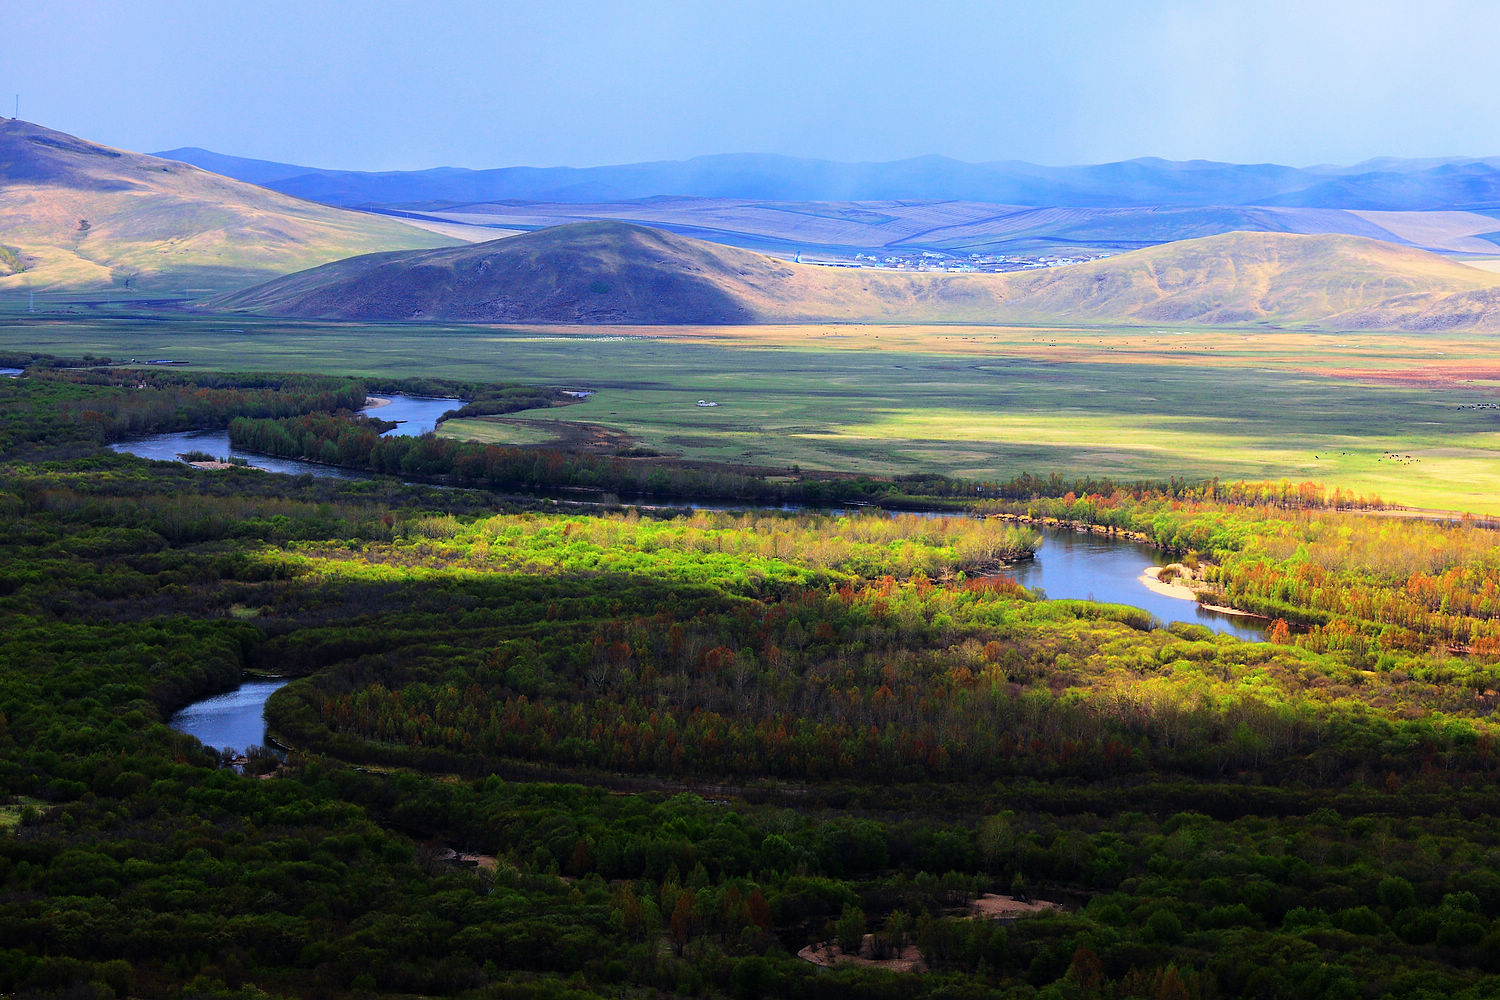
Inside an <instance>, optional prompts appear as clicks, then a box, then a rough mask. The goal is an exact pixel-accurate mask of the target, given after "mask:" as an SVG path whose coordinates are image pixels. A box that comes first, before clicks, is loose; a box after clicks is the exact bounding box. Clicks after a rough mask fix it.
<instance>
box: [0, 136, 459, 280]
mask: <svg viewBox="0 0 1500 1000" xmlns="http://www.w3.org/2000/svg"><path fill="white" fill-rule="evenodd" d="M448 242H451V241H450V240H448V239H446V238H444V237H442V236H438V235H434V234H433V233H431V232H424V231H422V230H420V229H415V228H412V227H411V226H408V225H406V224H404V223H402V222H399V221H397V220H395V219H390V218H384V217H380V216H374V215H369V214H366V213H363V212H351V211H347V210H345V209H341V208H333V207H329V206H327V205H319V204H314V203H312V202H308V201H304V200H300V199H297V198H292V197H288V196H287V195H284V194H281V193H279V192H276V191H269V190H267V189H265V188H262V187H256V186H254V185H251V184H246V183H244V182H242V181H238V180H233V179H231V178H228V177H224V176H220V175H218V174H215V173H209V172H207V171H205V170H201V169H199V168H197V167H194V166H191V165H188V164H184V163H181V162H174V161H172V160H163V159H157V158H156V157H151V156H144V155H142V154H140V153H131V152H127V151H125V150H119V149H111V148H109V147H107V146H101V145H98V144H97V143H92V142H88V141H86V140H84V139H79V138H77V137H75V136H71V135H67V134H65V133H62V132H57V131H53V130H52V129H48V128H43V127H42V126H40V125H34V124H32V123H30V122H25V121H18V120H16V119H6V118H0V289H8V288H16V289H30V290H56V289H70V290H71V289H81V288H94V289H102V288H109V287H128V288H129V289H130V290H131V291H133V292H147V293H157V294H161V293H167V294H172V295H175V296H177V297H182V296H184V295H189V294H196V293H197V292H199V291H203V290H206V289H214V290H221V289H227V288H239V287H243V286H245V285H246V284H250V283H252V282H256V281H263V280H265V279H266V278H268V277H270V276H272V275H276V274H285V273H286V272H288V271H295V270H298V269H299V268H306V267H311V266H313V265H315V264H321V263H323V262H325V261H330V260H336V259H338V258H340V257H348V256H350V255H352V254H362V253H369V252H371V251H373V250H389V249H400V248H410V247H423V246H427V247H430V246H439V245H442V244H445V243H448ZM189 289H192V292H189Z"/></svg>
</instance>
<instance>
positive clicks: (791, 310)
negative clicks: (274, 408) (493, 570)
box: [210, 222, 1500, 328]
mask: <svg viewBox="0 0 1500 1000" xmlns="http://www.w3.org/2000/svg"><path fill="white" fill-rule="evenodd" d="M1497 286H1500V277H1497V276H1496V275H1494V274H1491V273H1488V272H1484V271H1480V270H1478V269H1475V268H1471V267H1468V266H1466V265H1463V264H1458V263H1455V262H1453V261H1450V260H1447V259H1445V258H1442V257H1439V256H1437V255H1435V254H1430V253H1426V252H1424V251H1421V250H1415V249H1411V248H1408V247H1401V246H1396V245H1393V244H1388V243H1381V242H1379V241H1376V240H1367V239H1361V238H1357V237H1349V236H1299V235H1292V234H1285V233H1229V234H1226V235H1223V236H1213V237H1207V238H1204V239H1198V240H1185V241H1181V242H1177V243H1171V244H1166V245H1163V246H1159V247H1151V248H1148V249H1145V250H1140V251H1136V252H1134V253H1129V254H1122V255H1120V256H1118V257H1113V258H1110V259H1107V260H1101V261H1095V262H1093V263H1089V264H1078V265H1073V266H1070V267H1066V268H1053V269H1047V270H1043V271H1033V272H1023V273H1014V274H1005V275H986V274H971V275H965V274H945V273H910V272H894V271H880V270H863V269H861V270H855V269H846V268H828V267H817V266H812V265H798V264H789V263H787V262H785V261H781V260H777V259H774V258H771V257H766V256H763V255H761V254H757V253H752V252H749V251H745V250H738V249H733V248H729V247H723V246H719V245H717V244H713V243H705V242H703V241H701V240H694V239H691V238H688V237H684V236H678V235H674V234H671V233H664V232H661V231H658V230H652V229H646V228H644V227H640V226H633V225H628V224H624V223H613V222H591V223H579V224H575V225H569V226H558V227H556V228H553V229H547V230H542V231H540V232H537V233H528V234H524V235H521V236H515V237H511V238H509V239H503V240H495V241H491V242H488V243H479V244H473V245H469V246H462V247H452V248H445V249H440V250H426V251H415V252H401V253H385V254H373V255H369V256H365V257H359V258H354V259H351V260H343V261H338V262H335V263H333V264H327V265H324V266H322V267H318V268H314V269H312V270H310V271H304V272H301V273H298V274H294V275H288V276H286V277H283V278H278V279H275V280H272V281H270V282H267V283H265V284H262V285H259V286H257V287H255V288H251V289H246V290H244V291H242V292H237V293H232V294H229V295H225V296H221V297H219V298H218V299H215V300H213V301H212V302H211V303H210V307H212V308H223V309H242V310H248V311H252V312H260V313H266V314H271V315H285V316H304V317H318V318H334V319H347V320H449V321H454V320H456V321H466V322H511V323H620V324H633V323H640V324H729V323H794V322H820V321H863V322H902V323H943V322H976V323H1007V322H1045V321H1053V320H1059V321H1067V322H1085V323H1095V322H1098V323H1134V322H1148V323H1154V322H1181V323H1197V324H1205V325H1215V324H1246V323H1277V324H1298V325H1318V324H1323V323H1326V322H1329V321H1331V320H1333V319H1334V318H1335V317H1343V316H1365V317H1378V322H1380V323H1381V324H1382V325H1387V326H1392V327H1395V328H1400V327H1401V325H1402V323H1403V322H1405V321H1406V318H1407V313H1408V312H1412V313H1413V314H1415V312H1416V311H1417V309H1418V308H1419V307H1427V308H1430V307H1431V305H1432V301H1431V299H1432V297H1437V298H1442V297H1445V296H1459V295H1474V294H1479V293H1484V292H1485V291H1486V290H1488V289H1494V288H1496V287H1497ZM1411 296H1419V297H1422V298H1421V299H1420V301H1417V302H1413V303H1412V305H1411V307H1410V308H1408V307H1406V306H1403V305H1402V304H1401V303H1402V302H1404V301H1407V297H1411ZM1371 322H1374V320H1371V321H1367V322H1365V323H1364V325H1370V323H1371Z"/></svg>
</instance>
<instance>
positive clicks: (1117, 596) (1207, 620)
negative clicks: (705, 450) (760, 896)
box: [0, 370, 1265, 750]
mask: <svg viewBox="0 0 1500 1000" xmlns="http://www.w3.org/2000/svg"><path fill="white" fill-rule="evenodd" d="M4 374H6V373H5V372H4V370H0V375H4ZM386 398H387V399H389V400H390V402H389V403H384V404H381V405H379V406H372V407H369V408H367V409H365V410H363V411H361V412H363V413H366V414H368V415H371V416H378V417H381V418H382V419H385V420H398V421H401V423H399V424H398V425H397V426H396V427H395V428H393V429H392V430H390V431H387V432H386V433H387V434H424V433H426V432H427V431H430V430H432V429H433V428H434V427H436V426H437V420H438V418H439V417H440V416H442V415H443V414H444V413H446V412H447V411H449V410H451V409H454V408H455V407H456V406H459V405H462V404H461V402H460V401H457V400H452V399H433V398H430V397H423V396H404V395H390V396H387V397H386ZM111 447H112V448H114V450H115V451H119V452H126V453H129V454H131V455H138V456H140V457H141V458H152V459H158V460H162V461H175V460H176V459H177V456H178V455H179V454H182V453H183V452H187V451H204V452H208V453H209V454H211V455H215V456H222V455H233V456H237V457H242V458H244V459H246V460H247V461H249V462H250V464H252V465H254V466H255V467H256V468H260V469H265V470H267V471H269V472H281V473H286V474H289V475H301V474H307V475H312V476H320V477H323V478H327V479H360V478H367V477H365V476H363V475H361V474H360V473H357V472H348V471H345V470H343V469H335V468H332V467H330V466H326V465H317V464H315V463H312V462H298V461H295V460H293V459H285V458H270V457H267V456H265V455H258V454H255V453H253V452H241V451H239V450H237V449H235V448H232V447H230V445H229V435H228V433H227V432H225V431H201V432H199V431H185V432H179V433H175V434H153V435H151V436H149V437H144V438H139V439H137V440H134V441H121V442H119V443H117V444H114V445H111ZM1039 530H1040V532H1041V535H1042V547H1041V548H1040V549H1039V550H1038V551H1037V554H1036V558H1035V559H1034V560H1032V561H1031V562H1026V563H1018V564H1016V565H1015V566H1012V567H1011V568H1010V569H1009V570H1008V571H1007V573H1008V575H1009V576H1011V577H1013V578H1015V580H1016V581H1017V582H1019V583H1020V584H1022V585H1023V586H1025V587H1030V588H1040V589H1041V590H1043V591H1044V592H1045V593H1046V595H1047V596H1048V597H1052V598H1078V599H1082V600H1095V601H1105V602H1108V603H1111V604H1128V605H1131V606H1133V607H1138V608H1143V609H1145V610H1146V611H1149V612H1150V613H1151V614H1153V615H1155V616H1156V617H1157V618H1159V619H1160V620H1161V621H1162V622H1164V623H1165V622H1173V621H1186V622H1192V623H1195V624H1199V625H1204V626H1207V627H1208V628H1210V629H1213V630H1214V631H1216V632H1223V633H1227V634H1229V635H1233V636H1237V637H1239V638H1241V639H1248V640H1256V639H1262V638H1264V636H1265V630H1264V626H1263V625H1262V624H1261V623H1259V622H1258V621H1256V620H1255V619H1252V618H1242V617H1237V616H1232V615H1225V614H1221V613H1219V612H1215V611H1209V610H1206V609H1204V608H1202V607H1200V606H1198V605H1197V604H1195V603H1194V602H1192V601H1187V600H1182V599H1179V598H1174V597H1169V596H1167V595H1165V594H1160V593H1157V592H1155V591H1153V590H1150V589H1148V588H1147V587H1146V586H1145V584H1143V583H1142V582H1141V579H1140V577H1141V572H1142V570H1144V569H1145V568H1146V567H1147V566H1160V565H1165V564H1166V563H1168V562H1170V561H1171V559H1170V557H1169V556H1168V555H1167V554H1166V553H1164V552H1161V551H1159V550H1157V549H1155V548H1152V547H1151V546H1149V545H1143V544H1141V543H1139V542H1135V541H1131V540H1129V539H1123V538H1118V537H1109V536H1103V535H1090V534H1084V533H1080V532H1074V531H1065V530H1060V529H1053V528H1045V529H1039ZM285 683H287V682H286V681H285V680H254V681H246V682H245V683H244V684H241V685H240V686H239V687H238V688H236V689H235V690H233V691H230V692H227V693H225V694H218V695H214V696H213V697H210V698H204V699H203V700H201V701H197V702H194V703H193V704H191V705H188V706H187V707H186V708H184V709H182V710H181V711H180V712H178V713H177V714H175V715H173V716H172V718H171V720H170V722H169V724H170V725H171V726H172V728H173V729H176V730H178V731H179V732H184V733H187V734H189V735H191V736H196V737H197V738H198V739H199V740H201V741H202V742H203V743H204V745H206V746H212V747H234V748H235V749H237V750H243V749H245V748H246V747H248V746H252V745H262V744H264V743H265V739H266V723H265V703H266V699H267V698H269V697H270V696H271V693H272V692H273V691H275V690H276V689H277V688H280V687H281V686H282V685H283V684H285Z"/></svg>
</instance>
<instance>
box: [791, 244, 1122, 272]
mask: <svg viewBox="0 0 1500 1000" xmlns="http://www.w3.org/2000/svg"><path fill="white" fill-rule="evenodd" d="M1109 256H1111V254H1109V253H1104V252H1099V253H1088V252H1081V253H1073V254H1069V255H1068V256H1065V257H1064V256H1059V255H1057V254H1043V255H1037V256H1032V255H1027V254H994V253H969V254H949V253H942V252H939V251H936V250H903V251H898V252H895V253H891V252H885V251H881V252H873V253H856V254H855V255H854V257H853V259H852V260H848V259H845V260H817V259H813V258H810V257H804V256H803V255H802V254H800V253H799V254H797V256H796V258H795V259H796V262H797V263H799V264H817V265H819V266H821V267H847V268H873V269H878V270H883V271H944V272H948V273H950V274H996V273H1000V272H1004V271H1034V270H1037V269H1039V268H1044V267H1066V266H1067V265H1069V264H1084V263H1087V262H1088V261H1091V260H1102V259H1104V258H1105V257H1109Z"/></svg>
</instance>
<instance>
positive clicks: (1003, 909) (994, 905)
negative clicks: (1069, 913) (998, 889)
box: [969, 892, 1062, 920]
mask: <svg viewBox="0 0 1500 1000" xmlns="http://www.w3.org/2000/svg"><path fill="white" fill-rule="evenodd" d="M1061 910H1062V904H1061V903H1052V902H1048V901H1047V900H1045V899H1029V900H1021V899H1017V898H1016V897H1014V896H1002V895H1000V894H999V893H994V892H987V893H985V894H984V895H983V896H980V897H979V898H978V899H976V900H973V901H971V902H970V903H969V915H970V916H971V917H973V918H974V919H975V920H1017V919H1019V918H1021V917H1034V916H1036V915H1037V914H1039V913H1052V912H1054V911H1057V912H1060V911H1061Z"/></svg>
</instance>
